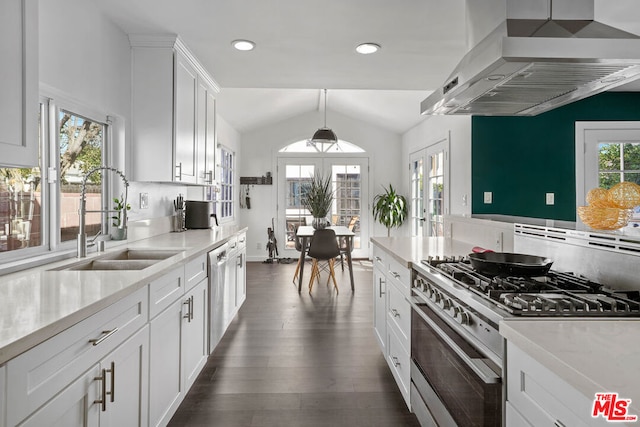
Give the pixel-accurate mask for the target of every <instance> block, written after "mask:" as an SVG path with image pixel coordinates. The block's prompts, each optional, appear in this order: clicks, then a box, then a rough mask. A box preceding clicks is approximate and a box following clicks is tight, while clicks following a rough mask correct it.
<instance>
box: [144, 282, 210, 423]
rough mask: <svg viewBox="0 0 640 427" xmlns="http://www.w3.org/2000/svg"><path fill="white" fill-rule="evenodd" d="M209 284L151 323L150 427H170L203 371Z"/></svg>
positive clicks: (197, 287)
mask: <svg viewBox="0 0 640 427" xmlns="http://www.w3.org/2000/svg"><path fill="white" fill-rule="evenodd" d="M207 313H208V283H207V279H206V278H205V279H203V280H201V281H200V282H199V283H198V284H197V285H195V286H194V287H192V288H191V289H188V290H187V291H186V293H185V294H184V295H182V296H181V297H180V298H178V299H176V300H175V301H174V302H173V303H172V304H171V305H169V307H168V308H167V309H165V310H164V311H163V312H161V313H160V314H158V315H157V316H156V317H154V318H153V319H151V322H150V346H149V347H150V356H149V373H150V380H149V385H150V387H149V425H151V426H164V425H167V424H168V422H169V420H170V419H171V417H172V416H173V414H174V413H175V411H176V410H177V409H178V406H180V403H181V402H182V400H183V399H184V396H185V395H186V393H187V391H188V390H189V388H190V387H191V386H192V385H193V383H194V382H195V380H196V378H197V376H198V374H199V373H200V372H201V371H202V368H203V367H204V365H205V363H206V361H207V356H208V348H207V337H208V317H207Z"/></svg>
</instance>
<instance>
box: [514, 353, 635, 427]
mask: <svg viewBox="0 0 640 427" xmlns="http://www.w3.org/2000/svg"><path fill="white" fill-rule="evenodd" d="M592 408H593V397H591V396H589V397H587V396H585V395H583V394H582V393H580V392H579V391H578V390H576V389H575V388H574V387H572V386H571V385H570V384H568V383H567V382H565V381H564V380H562V379H561V378H560V377H558V376H557V375H556V374H554V373H553V372H552V371H551V370H549V369H548V368H546V367H545V366H543V365H542V364H540V362H538V361H537V360H535V359H534V358H533V357H531V356H530V355H528V354H527V353H525V352H524V351H523V350H521V349H520V348H519V347H517V346H515V345H514V344H512V343H511V342H509V341H507V412H506V418H507V419H506V425H507V426H509V427H511V426H525V427H527V426H566V427H569V426H571V427H583V426H607V425H611V423H609V422H607V421H606V420H605V419H604V418H603V417H599V418H592V417H591V411H592ZM615 424H616V425H618V426H624V425H635V423H631V424H626V423H618V422H616V423H615Z"/></svg>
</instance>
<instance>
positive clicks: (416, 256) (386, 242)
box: [371, 237, 473, 268]
mask: <svg viewBox="0 0 640 427" xmlns="http://www.w3.org/2000/svg"><path fill="white" fill-rule="evenodd" d="M371 242H373V244H375V245H376V246H378V247H380V248H381V249H382V250H384V251H385V252H387V253H388V254H390V255H391V256H393V257H394V258H395V259H396V261H398V262H400V263H401V264H402V265H404V266H406V267H408V268H411V267H412V266H414V265H419V264H420V260H422V259H426V258H428V257H429V256H432V257H436V256H437V257H440V258H442V257H444V256H456V257H458V256H464V255H468V254H470V253H471V248H472V247H473V246H472V245H471V244H469V243H464V242H460V241H456V240H452V239H449V238H445V237H372V238H371Z"/></svg>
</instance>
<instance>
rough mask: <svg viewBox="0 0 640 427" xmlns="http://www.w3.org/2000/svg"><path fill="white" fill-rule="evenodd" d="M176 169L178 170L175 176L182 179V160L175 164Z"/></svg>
mask: <svg viewBox="0 0 640 427" xmlns="http://www.w3.org/2000/svg"><path fill="white" fill-rule="evenodd" d="M176 169H177V170H178V172H177V174H176V178H178V181H182V162H180V163H178V164H177V165H176Z"/></svg>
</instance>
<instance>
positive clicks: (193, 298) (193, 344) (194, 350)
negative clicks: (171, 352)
mask: <svg viewBox="0 0 640 427" xmlns="http://www.w3.org/2000/svg"><path fill="white" fill-rule="evenodd" d="M208 290H209V286H208V283H207V279H204V280H202V281H201V282H200V283H199V284H198V285H196V286H195V287H194V288H193V289H191V290H190V291H188V292H187V294H186V295H185V298H183V300H182V301H183V303H182V304H183V309H184V308H185V302H186V308H187V309H188V310H189V311H188V312H187V313H185V314H183V315H182V326H183V334H182V337H183V340H182V349H183V352H182V361H183V368H182V372H184V381H185V389H186V390H189V389H190V388H191V386H192V385H193V383H194V382H195V380H196V378H197V377H198V374H199V373H200V372H201V371H202V368H204V365H205V364H206V363H207V357H208V354H209V351H208V350H209V349H208V346H207V336H208V331H209V329H208V322H209V318H208V316H207V313H208V304H209V292H208Z"/></svg>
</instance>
